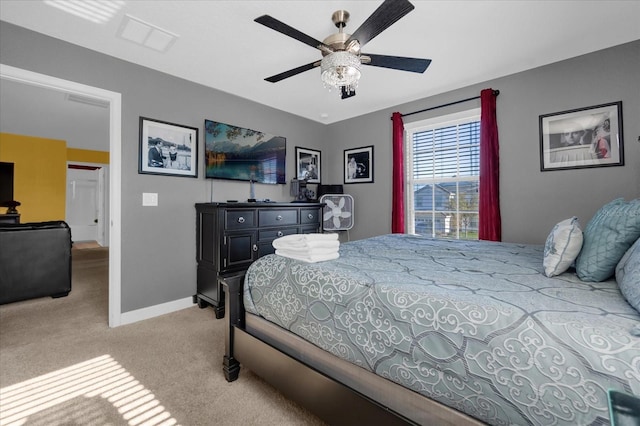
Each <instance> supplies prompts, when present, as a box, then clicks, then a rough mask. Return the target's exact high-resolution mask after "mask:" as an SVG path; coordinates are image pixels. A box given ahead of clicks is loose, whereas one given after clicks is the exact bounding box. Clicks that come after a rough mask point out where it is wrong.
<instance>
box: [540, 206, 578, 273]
mask: <svg viewBox="0 0 640 426" xmlns="http://www.w3.org/2000/svg"><path fill="white" fill-rule="evenodd" d="M582 241H583V236H582V229H580V224H579V223H578V218H577V217H575V216H574V217H572V218H570V219H566V220H563V221H562V222H559V223H558V224H556V226H554V227H553V229H552V230H551V233H550V234H549V236H548V237H547V241H546V243H545V244H544V260H543V262H542V264H543V266H544V274H545V275H546V276H548V277H553V276H555V275H560V274H562V273H563V272H564V271H566V270H567V269H569V267H570V266H571V265H572V264H573V262H574V261H575V260H576V257H578V254H580V249H581V248H582Z"/></svg>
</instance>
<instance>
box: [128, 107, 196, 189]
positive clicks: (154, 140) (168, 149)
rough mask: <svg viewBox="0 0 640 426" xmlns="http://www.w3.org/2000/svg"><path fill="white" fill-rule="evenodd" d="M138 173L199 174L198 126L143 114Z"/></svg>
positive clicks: (192, 175)
mask: <svg viewBox="0 0 640 426" xmlns="http://www.w3.org/2000/svg"><path fill="white" fill-rule="evenodd" d="M138 157H139V163H138V173H148V174H154V175H166V176H184V177H192V178H197V177H198V129H197V128H195V127H188V126H182V125H180V124H174V123H167V122H166V121H160V120H154V119H152V118H145V117H140V154H139V155H138Z"/></svg>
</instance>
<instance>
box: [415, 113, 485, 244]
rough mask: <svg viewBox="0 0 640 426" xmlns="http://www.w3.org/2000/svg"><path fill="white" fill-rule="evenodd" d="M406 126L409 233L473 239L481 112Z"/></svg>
mask: <svg viewBox="0 0 640 426" xmlns="http://www.w3.org/2000/svg"><path fill="white" fill-rule="evenodd" d="M405 129H406V133H407V134H406V136H407V137H406V138H405V141H406V145H405V152H406V155H405V170H406V173H407V176H406V185H407V186H406V188H405V194H406V200H405V201H406V202H405V206H406V208H405V210H406V212H407V218H406V219H407V220H406V223H407V232H409V233H415V234H422V235H428V236H431V237H435V238H456V239H465V240H477V239H478V195H479V186H480V180H479V177H480V110H479V109H474V110H470V111H466V112H463V113H458V114H453V115H448V116H442V117H438V118H435V119H429V120H424V121H420V122H416V123H409V124H407V125H406V126H405Z"/></svg>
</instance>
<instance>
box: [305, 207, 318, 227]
mask: <svg viewBox="0 0 640 426" xmlns="http://www.w3.org/2000/svg"><path fill="white" fill-rule="evenodd" d="M321 214H322V210H320V209H300V223H301V224H302V225H306V224H310V223H320V215H321Z"/></svg>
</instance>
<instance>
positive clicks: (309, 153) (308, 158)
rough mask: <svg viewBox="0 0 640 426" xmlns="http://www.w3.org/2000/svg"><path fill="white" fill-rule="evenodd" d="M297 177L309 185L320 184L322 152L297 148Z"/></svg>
mask: <svg viewBox="0 0 640 426" xmlns="http://www.w3.org/2000/svg"><path fill="white" fill-rule="evenodd" d="M296 177H297V179H298V180H306V181H307V182H308V183H320V151H316V150H314V149H308V148H301V147H299V146H297V147H296Z"/></svg>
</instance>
